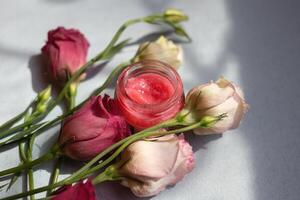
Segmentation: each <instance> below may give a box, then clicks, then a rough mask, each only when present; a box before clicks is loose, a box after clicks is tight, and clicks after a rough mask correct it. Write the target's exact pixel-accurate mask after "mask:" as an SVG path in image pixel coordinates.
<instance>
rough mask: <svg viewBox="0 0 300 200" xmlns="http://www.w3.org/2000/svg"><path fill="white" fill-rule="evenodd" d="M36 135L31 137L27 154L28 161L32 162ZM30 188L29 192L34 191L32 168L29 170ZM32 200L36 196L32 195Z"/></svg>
mask: <svg viewBox="0 0 300 200" xmlns="http://www.w3.org/2000/svg"><path fill="white" fill-rule="evenodd" d="M35 137H36V135H35V134H33V135H31V137H29V139H28V140H29V141H28V153H27V161H28V162H31V161H32V151H33V145H34V140H35ZM28 186H29V190H33V189H34V176H33V169H32V167H29V168H28ZM30 200H35V197H34V195H30Z"/></svg>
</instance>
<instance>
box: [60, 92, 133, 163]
mask: <svg viewBox="0 0 300 200" xmlns="http://www.w3.org/2000/svg"><path fill="white" fill-rule="evenodd" d="M130 134H131V131H130V127H129V125H128V124H127V122H126V121H125V119H124V118H123V116H122V115H121V114H120V112H119V108H118V104H117V102H116V100H114V99H111V98H110V97H109V96H108V95H105V96H104V97H103V98H102V97H101V96H98V97H92V98H91V99H90V100H89V101H88V102H86V103H85V105H83V107H82V108H80V109H79V110H78V111H77V112H76V113H74V114H73V115H72V116H70V117H69V118H67V119H66V120H65V122H64V125H63V127H62V130H61V133H60V136H59V144H61V145H62V152H63V153H64V154H65V155H67V156H69V157H71V158H73V159H75V160H82V161H86V160H89V159H92V158H93V157H95V156H96V155H97V154H99V153H100V152H101V151H103V150H104V149H105V148H107V147H109V146H111V145H112V144H114V143H116V142H118V141H119V140H121V139H123V138H125V137H127V136H129V135H130Z"/></svg>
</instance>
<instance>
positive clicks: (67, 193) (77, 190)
mask: <svg viewBox="0 0 300 200" xmlns="http://www.w3.org/2000/svg"><path fill="white" fill-rule="evenodd" d="M54 195H55V196H54V197H52V198H51V200H96V199H97V198H96V193H95V188H94V186H93V184H92V183H91V181H90V180H88V181H87V182H86V183H84V182H82V181H81V182H79V183H76V184H75V185H73V186H72V185H67V186H64V187H62V188H60V189H59V190H57V191H56V192H55V194H54Z"/></svg>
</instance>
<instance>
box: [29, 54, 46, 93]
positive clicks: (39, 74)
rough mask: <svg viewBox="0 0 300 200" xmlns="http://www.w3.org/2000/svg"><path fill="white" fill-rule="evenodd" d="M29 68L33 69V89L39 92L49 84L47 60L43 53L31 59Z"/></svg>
mask: <svg viewBox="0 0 300 200" xmlns="http://www.w3.org/2000/svg"><path fill="white" fill-rule="evenodd" d="M28 68H29V69H30V71H31V83H32V89H33V90H34V91H35V92H36V93H38V92H40V91H42V90H43V89H45V88H46V87H47V86H48V85H49V78H48V73H47V66H46V62H45V60H44V58H43V56H42V55H41V54H38V55H33V56H31V57H30V59H29V64H28Z"/></svg>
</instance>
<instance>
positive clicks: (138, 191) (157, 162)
mask: <svg viewBox="0 0 300 200" xmlns="http://www.w3.org/2000/svg"><path fill="white" fill-rule="evenodd" d="M194 165H195V161H194V154H193V151H192V147H191V146H190V145H189V144H188V143H187V142H186V141H185V140H184V137H183V135H181V136H176V135H166V136H163V137H158V138H150V139H146V140H141V141H137V142H135V143H133V144H131V145H130V146H128V147H127V148H126V149H125V150H124V152H123V153H122V155H121V160H120V161H119V163H117V166H120V168H119V171H118V173H119V174H120V176H121V177H123V179H122V182H121V184H122V185H124V186H126V187H129V188H130V189H131V191H132V192H133V193H134V194H135V195H136V196H139V197H148V196H153V195H156V194H158V193H160V192H161V191H163V190H164V189H165V188H166V187H167V186H170V185H175V184H176V183H177V182H179V181H180V180H182V179H183V177H184V176H185V175H186V174H187V173H189V172H190V171H192V169H193V168H194Z"/></svg>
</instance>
